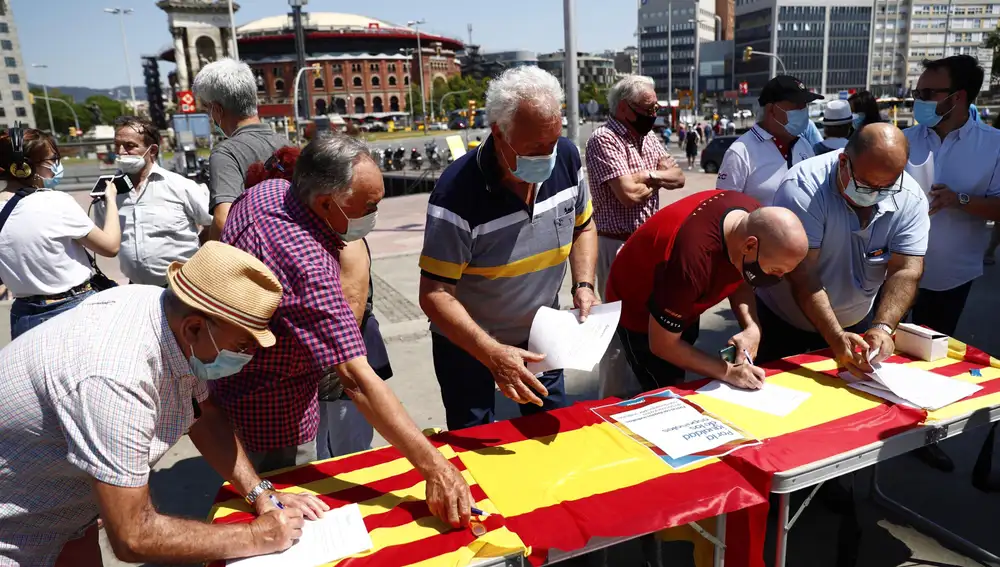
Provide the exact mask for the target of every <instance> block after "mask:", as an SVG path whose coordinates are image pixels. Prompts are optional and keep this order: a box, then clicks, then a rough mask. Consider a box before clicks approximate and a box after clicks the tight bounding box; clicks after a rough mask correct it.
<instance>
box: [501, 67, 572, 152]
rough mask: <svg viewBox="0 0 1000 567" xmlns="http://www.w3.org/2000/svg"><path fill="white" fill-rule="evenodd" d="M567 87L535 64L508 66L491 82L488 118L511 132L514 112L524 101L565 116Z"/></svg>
mask: <svg viewBox="0 0 1000 567" xmlns="http://www.w3.org/2000/svg"><path fill="white" fill-rule="evenodd" d="M563 97H564V95H563V90H562V87H561V86H559V81H558V80H557V79H556V78H555V77H553V76H552V75H551V74H550V73H547V72H545V71H543V70H541V69H539V68H538V67H535V66H533V65H526V66H524V67H515V68H513V69H507V70H506V71H504V72H503V73H502V74H501V75H500V76H499V77H497V78H495V79H493V80H492V81H490V86H489V87H488V88H487V89H486V120H487V121H488V122H489V123H490V124H496V125H497V126H499V128H500V131H501V132H502V133H503V134H504V135H507V134H509V133H510V131H511V130H512V129H513V126H514V114H516V113H517V109H518V108H520V107H521V105H522V104H531V105H533V106H534V107H535V108H537V109H538V110H540V111H541V112H542V113H544V114H547V115H550V116H554V117H556V118H558V117H560V116H561V115H562V103H563Z"/></svg>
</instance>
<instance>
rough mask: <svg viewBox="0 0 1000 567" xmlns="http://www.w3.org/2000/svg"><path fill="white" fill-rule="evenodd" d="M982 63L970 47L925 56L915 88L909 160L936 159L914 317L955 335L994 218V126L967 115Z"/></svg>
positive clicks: (997, 150)
mask: <svg viewBox="0 0 1000 567" xmlns="http://www.w3.org/2000/svg"><path fill="white" fill-rule="evenodd" d="M983 75H984V73H983V68H982V67H980V66H979V62H978V61H977V60H976V59H975V58H974V57H971V56H968V55H956V56H953V57H947V58H945V59H938V60H936V61H925V62H924V72H923V74H921V75H920V79H919V80H918V81H917V88H916V89H915V90H914V91H913V93H914V99H915V100H914V103H913V104H914V106H913V113H914V118H915V119H916V120H917V122H919V124H918V125H917V126H913V127H912V128H907V129H906V131H905V132H904V134H905V135H906V138H907V140H909V142H910V163H912V164H917V165H919V164H923V163H925V162H926V161H927V160H928V159H931V160H933V163H934V180H933V185H932V187H924V190H925V191H928V192H929V198H930V214H931V232H930V242H929V243H928V247H927V257H926V262H927V264H926V269H925V271H924V276H923V279H921V280H920V293H919V294H918V295H917V301H916V303H915V304H914V306H913V322H914V323H916V324H918V325H926V326H928V327H931V328H932V329H934V330H936V331H939V332H941V333H945V334H947V335H954V334H955V329H956V328H957V327H958V321H959V318H960V317H961V315H962V310H963V309H964V308H965V302H966V300H967V299H968V297H969V290H970V289H971V288H972V282H973V281H974V280H975V279H976V278H978V277H979V276H981V275H983V253H984V252H985V251H986V246H987V243H988V242H989V238H990V231H989V229H988V228H987V225H986V221H988V220H994V221H997V220H1000V130H996V129H995V128H992V127H990V126H987V125H986V124H984V123H983V122H982V121H981V120H974V119H972V118H971V112H970V104H971V103H972V101H974V100H975V98H976V95H977V94H979V89H980V88H982V84H983Z"/></svg>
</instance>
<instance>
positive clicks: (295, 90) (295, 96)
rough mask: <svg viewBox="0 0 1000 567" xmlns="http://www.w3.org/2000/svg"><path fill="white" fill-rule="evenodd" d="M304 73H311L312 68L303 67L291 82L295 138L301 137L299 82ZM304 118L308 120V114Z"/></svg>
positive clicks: (307, 105)
mask: <svg viewBox="0 0 1000 567" xmlns="http://www.w3.org/2000/svg"><path fill="white" fill-rule="evenodd" d="M306 71H312V67H303V68H302V69H299V70H298V72H297V73H295V80H294V81H292V112H293V113H294V114H293V116H294V117H295V135H296V136H298V135H301V134H300V132H301V131H300V130H299V80H300V79H301V78H302V73H305V72H306ZM348 96H350V95H348ZM305 106H306V108H308V107H309V104H308V103H306V105H305ZM306 118H309V115H308V114H306Z"/></svg>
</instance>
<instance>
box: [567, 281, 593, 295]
mask: <svg viewBox="0 0 1000 567" xmlns="http://www.w3.org/2000/svg"><path fill="white" fill-rule="evenodd" d="M581 287H585V288H588V289H590V291H595V290H594V284H592V283H590V282H577V283H575V284H573V288H572V290H573V293H576V290H578V289H580V288H581Z"/></svg>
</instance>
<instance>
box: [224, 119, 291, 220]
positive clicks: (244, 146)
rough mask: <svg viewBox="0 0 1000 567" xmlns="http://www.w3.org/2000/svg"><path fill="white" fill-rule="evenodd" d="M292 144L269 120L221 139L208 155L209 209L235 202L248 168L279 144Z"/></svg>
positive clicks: (266, 156)
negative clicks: (266, 122)
mask: <svg viewBox="0 0 1000 567" xmlns="http://www.w3.org/2000/svg"><path fill="white" fill-rule="evenodd" d="M288 145H291V142H289V141H288V138H286V137H284V136H282V135H281V134H278V133H276V132H274V131H273V130H271V127H270V126H268V125H267V124H248V125H246V126H244V127H242V128H240V129H238V130H236V131H235V132H233V135H232V136H230V137H229V138H226V139H225V140H223V141H221V142H219V144H218V145H216V146H215V148H213V149H212V155H211V156H210V157H209V158H208V166H209V169H210V170H211V171H210V173H211V176H210V180H211V184H210V186H209V190H210V197H209V204H208V206H209V210H210V211H211V210H213V209H215V206H216V205H218V204H219V203H232V202H233V201H235V200H236V198H237V197H239V196H240V195H242V194H243V189H244V187H245V184H244V182H245V181H246V177H247V170H248V169H250V166H251V165H253V164H254V163H257V162H258V161H261V162H262V161H266V160H267V158H269V157H271V155H272V154H274V152H276V151H278V149H279V148H281V147H284V146H288Z"/></svg>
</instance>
